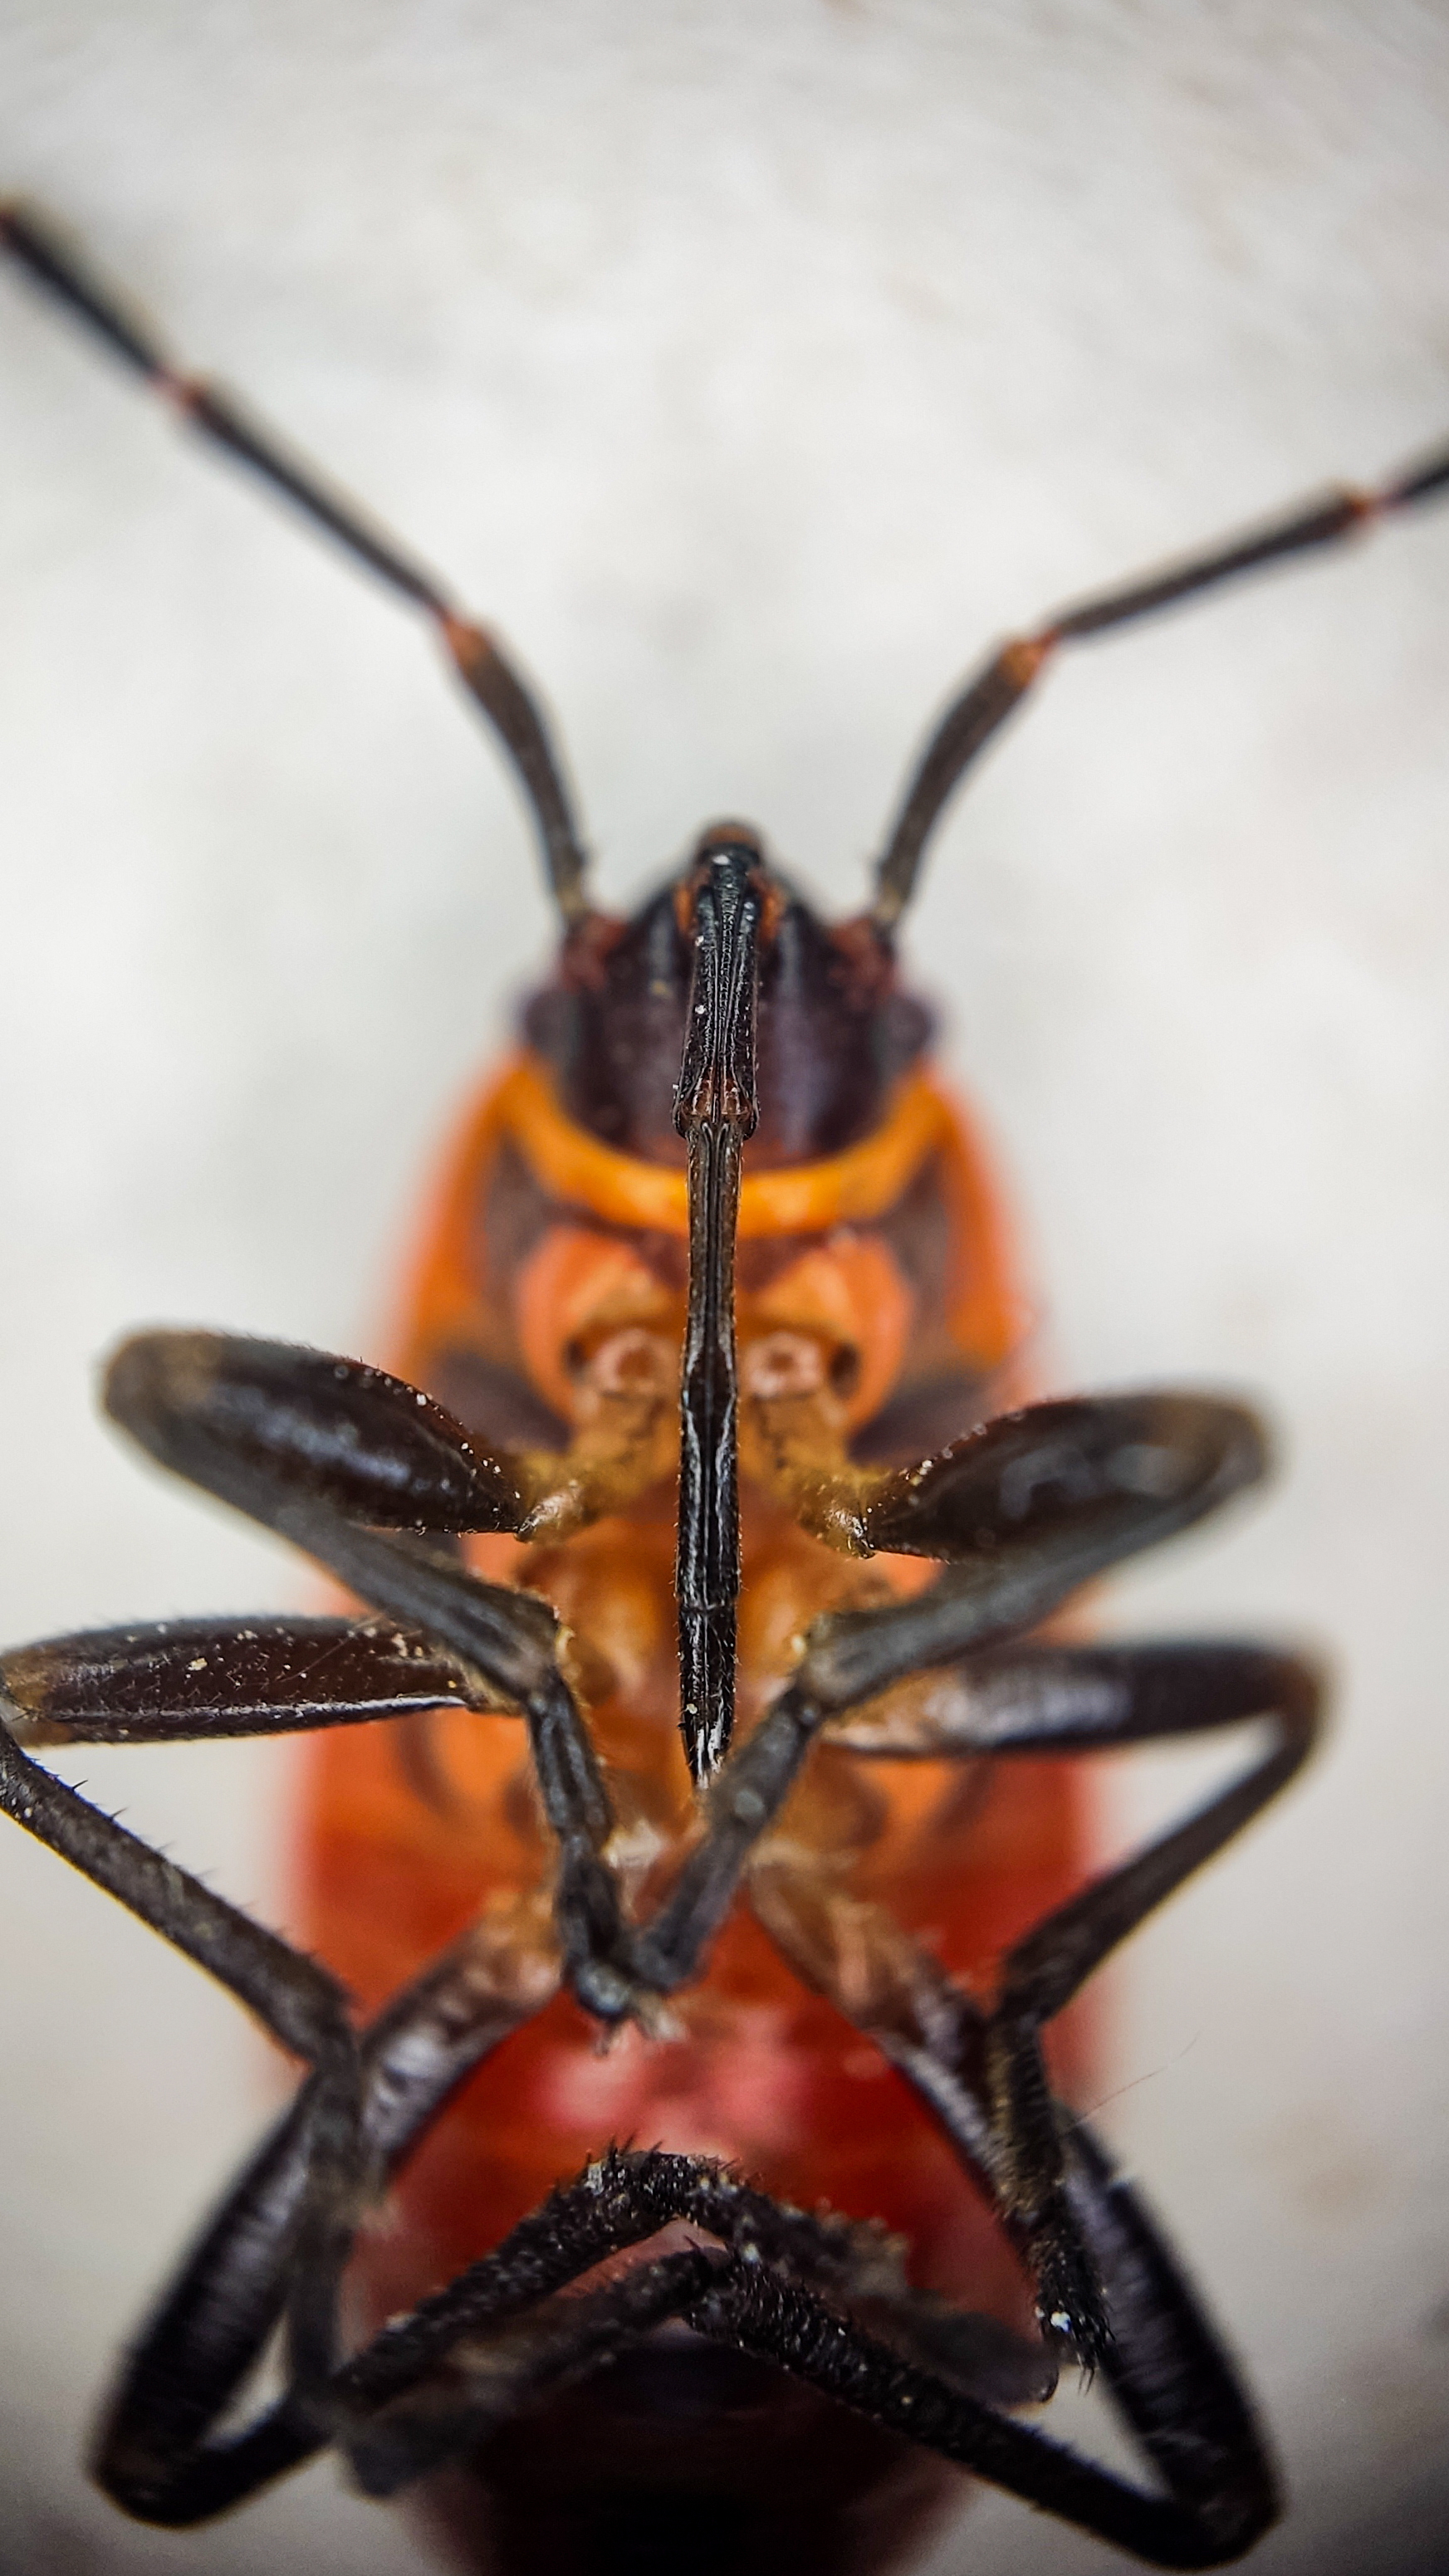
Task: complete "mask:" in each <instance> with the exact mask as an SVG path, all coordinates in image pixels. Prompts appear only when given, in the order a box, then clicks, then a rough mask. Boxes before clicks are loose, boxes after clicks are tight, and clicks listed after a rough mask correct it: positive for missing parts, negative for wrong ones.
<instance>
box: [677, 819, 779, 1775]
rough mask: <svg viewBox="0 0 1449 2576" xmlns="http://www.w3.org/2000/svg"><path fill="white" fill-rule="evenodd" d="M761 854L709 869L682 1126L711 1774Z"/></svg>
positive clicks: (722, 1726)
mask: <svg viewBox="0 0 1449 2576" xmlns="http://www.w3.org/2000/svg"><path fill="white" fill-rule="evenodd" d="M758 859H759V853H758V851H757V850H756V849H755V847H754V846H753V845H752V844H751V843H749V842H747V841H745V840H743V839H735V838H731V839H729V840H724V839H723V838H721V840H720V841H719V842H718V843H716V844H715V845H714V846H712V847H710V848H708V850H707V852H706V855H705V857H704V859H703V861H702V863H701V875H700V882H699V885H698V888H697V891H696V895H695V909H694V974H693V979H692V981H691V984H690V992H689V1023H688V1027H687V1029H686V1031H685V1039H684V1061H683V1064H682V1067H681V1070H680V1077H679V1095H678V1099H677V1102H676V1105H675V1113H674V1123H675V1125H676V1126H677V1128H678V1129H679V1132H680V1134H681V1136H683V1137H684V1138H685V1139H686V1140H687V1142H688V1145H689V1318H688V1322H687V1324H686V1326H685V1335H684V1372H683V1379H682V1384H681V1387H680V1402H679V1548H678V1554H677V1557H676V1560H675V1577H674V1588H675V1592H676V1594H677V1596H678V1600H679V1723H680V1729H681V1732H682V1733H683V1736H684V1746H685V1751H686V1753H687V1755H688V1757H689V1767H690V1770H691V1772H692V1773H693V1775H694V1777H695V1779H696V1780H706V1779H708V1778H709V1776H710V1774H711V1772H713V1771H714V1770H716V1769H717V1768H718V1766H719V1764H720V1762H721V1761H722V1760H723V1758H724V1755H725V1751H726V1749H727V1747H728V1744H729V1740H730V1731H731V1728H732V1727H733V1725H734V1714H735V1603H736V1601H737V1600H738V1598H739V1589H740V1515H739V1439H738V1406H737V1389H736V1378H735V1227H736V1223H737V1220H738V1216H739V1204H740V1149H741V1147H742V1145H743V1143H744V1140H745V1138H746V1137H747V1136H748V1135H750V1134H751V1133H752V1132H753V1129H754V1125H755V1120H756V1116H757V1114H758V1107H757V1101H756V1092H755V993H756V986H757V982H758V977H759V960H758V938H759V926H760V899H759V896H758V894H757V893H756V892H755V890H754V887H753V885H752V882H751V879H752V872H753V870H754V868H755V867H756V866H757V864H758Z"/></svg>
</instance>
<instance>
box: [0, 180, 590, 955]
mask: <svg viewBox="0 0 1449 2576" xmlns="http://www.w3.org/2000/svg"><path fill="white" fill-rule="evenodd" d="M0 247H3V248H4V249H6V250H8V251H9V252H10V254H11V256H12V258H13V259H15V260H16V261H17V262H18V264H19V265H20V267H21V268H22V269H24V270H25V271H26V273H27V274H28V275H29V276H30V277H31V278H32V279H33V280H34V281H35V283H36V284H37V285H38V286H41V287H43V288H44V289H45V291H46V292H47V293H48V294H51V295H53V296H55V297H56V298H57V300H58V301H59V302H60V303H61V304H63V305H64V306H65V307H66V308H67V310H68V311H70V312H71V313H73V314H75V315H77V316H78V318H79V319H80V320H81V321H83V322H85V323H86V324H87V325H88V327H89V328H90V329H91V330H93V331H94V332H95V333H96V334H97V336H98V338H100V339H101V340H103V341H104V342H105V344H106V346H107V348H109V349H110V350H111V351H112V352H113V354H114V355H115V356H117V357H119V358H121V359H122V360H123V361H124V362H125V364H126V365H127V366H129V367H132V368H134V369H135V371H136V373H137V374H138V375H140V376H142V377H144V378H145V380H146V382H147V383H148V384H150V385H153V386H154V387H155V388H156V390H157V392H159V393H160V394H162V395H163V396H164V397H165V398H166V400H167V401H168V402H170V403H171V404H172V405H173V406H174V407H175V409H176V410H177V411H178V412H179V413H180V414H181V415H182V417H183V418H184V419H186V420H188V421H190V423H191V424H192V426H193V427H194V428H195V429H197V430H199V431H200V432H201V434H202V436H203V437H205V438H208V439H210V440H211V442H212V444H213V445H214V446H217V447H220V448H222V449H224V450H225V452H226V453H227V455H229V456H230V457H232V458H233V459H234V460H235V462H236V463H237V464H239V465H243V466H245V467H247V469H248V470H249V471H250V472H251V473H253V474H256V475H257V476H259V477H260V479H261V481H262V482H263V483H265V484H266V485H267V487H268V489H269V490H270V491H273V492H276V493H279V494H280V495H281V496H282V498H283V499H284V500H287V501H290V502H291V503H292V505H293V507H294V508H296V509H298V510H300V511H301V512H302V514H303V516H304V517H305V518H308V519H310V520H311V521H312V524H313V525H314V527H319V528H322V529H324V530H325V532H326V534H327V535H328V536H330V537H333V538H335V539H336V541H337V543H338V544H339V545H341V546H342V547H343V548H344V549H345V550H346V552H347V553H348V554H350V555H351V556H352V557H353V559H354V560H355V561H356V562H358V563H362V564H365V565H366V566H367V568H368V570H369V571H370V572H373V573H375V574H377V576H378V577H379V579H380V580H382V581H384V582H386V583H387V585H388V587H389V589H391V590H394V591H396V592H397V593H398V594H399V595H400V596H401V597H402V598H404V599H407V600H410V601H412V603H413V604H414V605H415V606H416V607H418V608H421V609H423V610H425V611H426V612H427V614H428V615H429V616H430V617H432V618H433V619H434V620H435V621H436V623H437V625H438V627H439V630H440V632H441V634H442V637H443V640H444V642H445V644H446V645H447V648H448V651H449V653H450V655H451V656H452V659H453V662H454V664H455V666H456V668H457V670H458V672H459V673H460V675H461V677H462V680H463V683H464V686H465V687H466V688H467V689H468V691H469V693H470V695H471V696H472V697H473V698H474V699H475V700H476V702H477V704H478V705H479V706H480V707H481V708H482V709H483V711H484V713H485V715H487V716H488V718H489V719H490V721H491V723H492V724H493V725H494V727H495V728H496V730H497V732H498V734H499V736H500V737H501V739H502V742H503V745H504V748H505V750H506V751H507V752H508V754H509V757H510V758H511V760H512V761H513V764H514V767H515V769H516V771H517V773H518V776H519V779H520V781H521V783H522V786H523V789H524V793H525V795H526V797H527V799H528V803H529V806H530V809H531V811H532V814H533V819H534V822H535V824H536V826H537V829H538V834H539V838H540V840H541V842H542V844H543V853H544V861H545V865H546V868H547V872H548V878H549V883H550V886H551V889H552V892H553V895H554V898H555V900H556V902H557V904H558V907H559V910H560V911H561V913H562V914H563V916H564V919H565V921H566V922H573V921H577V920H579V919H581V918H582V917H583V915H584V913H585V912H586V910H587V898H586V895H585V890H584V875H585V862H584V854H583V850H582V847H581V845H580V842H579V838H578V834H577V831H576V829H575V826H574V821H573V816H572V813H571V810H570V806H569V800H568V793H567V790H566V788H565V786H564V782H563V777H562V773H561V771H560V768H559V764H558V760H557V758H556V756H555V754H554V751H553V747H552V744H551V743H550V741H549V737H548V731H547V728H546V726H545V724H544V721H543V718H542V715H541V714H540V712H539V709H538V707H537V706H536V704H535V702H534V700H533V698H532V696H531V695H530V693H529V691H528V689H527V688H526V687H525V685H524V683H523V680H522V679H521V677H520V676H519V674H518V672H517V671H516V670H515V669H514V668H513V666H512V664H511V663H510V662H509V661H508V660H507V658H506V656H505V655H504V654H503V652H502V650H501V648H500V647H499V645H498V644H497V642H496V641H495V639H494V638H493V637H492V636H491V635H490V634H488V633H487V632H486V630H485V629H483V628H481V627H477V626H474V625H471V624H470V623H468V622H467V621H466V620H465V619H464V618H462V617H461V616H459V614H458V612H457V610H456V609H455V608H454V606H453V604H452V602H451V601H450V599H449V597H448V595H447V593H446V591H445V590H444V588H443V586H442V585H441V583H440V582H439V581H438V580H437V579H436V578H435V576H434V575H433V574H432V573H430V572H427V571H425V570H424V569H423V568H422V566H421V565H419V564H418V563H416V562H415V561H414V560H413V559H412V558H411V557H410V556H409V555H407V554H406V553H405V552H404V551H403V549H402V548H401V547H400V546H398V545H397V543H396V542H395V541H394V539H393V538H391V537H390V536H387V535H386V534H384V532H383V531H382V530H381V529H379V528H377V527H376V526H375V525H374V524H373V523H372V522H371V521H370V520H369V518H368V517H367V515H366V514H365V512H363V511H362V510H361V509H359V508H358V506H357V505H356V503H355V502H353V501H351V500H348V499H346V498H344V497H343V495H342V494H340V493H339V492H337V491H335V490H333V489H332V488H331V487H330V486H329V485H328V484H327V482H326V481H325V480H324V478H323V477H322V476H321V475H320V474H319V473H318V472H317V470H316V469H315V467H313V466H312V465H310V464H308V463H306V462H305V461H304V460H303V459H302V458H301V457H299V456H298V455H296V454H295V453H294V452H293V451H291V450H289V449H288V448H287V447H285V446H284V445H283V443H282V442H281V441H280V440H279V439H278V438H277V437H276V436H275V435H274V433H273V432H272V431H271V430H269V429H266V428H264V427H263V426H262V424H261V423H260V422H259V421H257V420H256V419H254V418H253V417H252V416H251V415H250V414H249V413H248V412H247V411H246V410H245V409H244V407H243V406H242V405H241V404H240V403H238V402H237V400H236V399H235V397H234V396H233V395H232V394H230V393H228V392H226V391H225V389H224V388H223V387H221V386H219V385H214V384H208V383H205V382H203V381H202V380H201V379H200V378H198V377H195V376H189V375H186V374H184V373H183V372H182V371H181V370H180V369H178V368H177V367H176V366H175V365H173V363H172V361H171V358H170V356H169V355H168V353H167V351H166V349H165V348H164V347H163V345H162V343H161V341H160V340H159V338H158V337H157V336H156V334H155V333H154V332H153V331H152V330H151V329H150V328H149V326H148V325H147V324H146V323H144V322H143V321H142V320H141V318H140V316H139V315H138V314H136V313H135V312H134V311H133V310H132V309H131V308H130V307H129V306H128V305H127V303H126V301H125V299H124V298H123V297H122V296H120V295H118V294H117V293H116V291H115V289H114V288H113V287H112V286H110V285H109V284H108V283H107V282H105V281H104V280H102V279H101V278H99V277H97V276H96V275H95V274H94V272H93V271H92V270H91V269H90V268H88V266H87V265H86V263H85V261H84V260H82V259H81V258H80V257H78V255H77V254H76V253H75V252H74V251H73V250H72V249H71V247H70V245H69V243H68V242H66V241H65V240H64V239H63V238H62V236H61V235H60V234H59V233H57V232H56V231H54V230H53V228H52V227H51V225H50V224H49V223H47V222H46V221H45V220H44V218H43V217H42V216H40V215H38V214H37V213H36V212H35V211H34V210H33V209H32V208H30V207H28V206H21V205H17V204H9V205H0Z"/></svg>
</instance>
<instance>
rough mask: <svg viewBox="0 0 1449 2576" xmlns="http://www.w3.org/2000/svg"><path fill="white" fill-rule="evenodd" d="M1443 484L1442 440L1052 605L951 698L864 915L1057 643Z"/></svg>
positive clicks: (1316, 541) (894, 909)
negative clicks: (1195, 550)
mask: <svg viewBox="0 0 1449 2576" xmlns="http://www.w3.org/2000/svg"><path fill="white" fill-rule="evenodd" d="M1446 488H1449V446H1444V447H1439V448H1435V449H1433V450H1431V451H1430V452H1429V453H1428V454H1427V455H1424V456H1420V457H1416V458H1415V459H1414V461H1413V462H1412V463H1411V464H1410V465H1407V466H1404V467H1402V468H1401V469H1400V471H1399V472H1398V473H1397V474H1393V475H1390V476H1389V478H1388V479H1387V481H1385V482H1383V483H1381V484H1378V485H1377V486H1374V487H1372V488H1369V489H1364V488H1362V487H1360V486H1358V485H1356V484H1351V483H1345V484H1340V485H1338V486H1336V487H1334V488H1332V489H1330V490H1329V491H1327V492H1325V493H1323V494H1321V495H1319V496H1318V497H1317V498H1315V499H1311V500H1308V501H1306V502H1303V503H1301V504H1299V505H1298V506H1296V507H1295V508H1293V509H1291V510H1289V511H1287V512H1285V514H1284V515H1283V517H1281V518H1278V519H1270V520H1268V521H1267V522H1266V523H1265V524H1264V525H1263V526H1262V527H1258V528H1250V529H1248V530H1247V531H1246V532H1245V533H1244V534H1242V535H1240V536H1234V537H1227V538H1224V539H1223V540H1221V541H1220V542H1219V543H1218V544H1217V545H1214V546H1210V547H1208V548H1207V549H1206V550H1205V551H1204V552H1203V553H1201V554H1195V555H1187V556H1184V557H1183V559H1182V560H1181V562H1179V563H1174V564H1164V565H1162V566H1161V567H1159V569H1158V570H1156V571H1155V572H1149V573H1145V574H1142V575H1140V576H1139V577H1138V578H1137V579H1136V580H1134V581H1129V582H1126V583H1124V584H1123V585H1122V586H1121V587H1120V588H1119V589H1115V590H1107V591H1098V592H1095V593H1094V594H1093V595H1092V597H1091V598H1089V599H1083V600H1079V601H1078V602H1077V603H1076V605H1075V606H1074V607H1069V608H1063V609H1059V610H1058V611H1057V613H1056V615H1055V616H1054V617H1049V618H1047V619H1046V620H1045V621H1044V623H1043V624H1042V625H1040V626H1038V627H1036V628H1035V629H1034V630H1033V631H1032V633H1030V634H1029V635H1013V636H1011V637H1009V638H1008V640H1007V642H1006V643H1005V644H1003V645H1001V646H1000V647H999V649H998V650H997V651H996V652H995V653H993V654H992V656H991V659H990V660H989V661H988V662H986V663H984V664H983V666H982V668H981V669H980V670H979V671H977V672H976V673H975V674H974V675H973V677H972V678H971V679H970V680H968V681H967V683H966V686H965V688H964V689H962V690H961V691H960V692H959V694H958V695H957V696H956V697H954V698H953V699H952V700H951V703H950V705H949V706H948V707H947V709H946V712H945V714H944V715H943V716H942V717H941V719H940V722H939V723H938V724H937V726H936V729H935V731H934V733H933V734H932V735H931V738H930V740H929V741H928V743H927V744H926V747H925V750H924V751H923V752H922V753H921V756H920V758H919V760H918V761H917V763H916V766H915V768H914V770H913V771H912V772H911V775H910V778H909V780H908V781H907V785H906V791H905V794H904V795H903V797H902V798H901V803H900V808H899V811H898V813H897V815H896V820H895V823H894V826H893V828H892V831H891V836H890V839H889V840H888V841H887V843H886V846H885V850H884V852H883V853H882V855H881V857H880V859H879V860H878V861H877V863H876V884H875V900H874V902H873V904H872V906H871V915H870V917H871V919H872V920H873V921H874V923H875V925H876V928H877V929H878V930H881V931H887V932H888V931H890V930H892V929H893V928H894V926H895V924H896V923H897V922H898V921H899V919H900V917H901V914H902V913H903V912H904V911H905V908H906V906H907V904H908V903H909V902H910V900H911V897H912V895H913V894H914V892H915V889H916V880H917V877H918V876H919V873H920V867H921V860H922V857H923V855H924V853H925V847H926V843H927V841H928V840H929V838H930V836H931V834H932V832H933V831H934V830H935V827H936V824H937V822H938V821H939V819H940V817H941V814H942V812H943V810H944V808H945V806H946V804H947V803H948V801H949V800H950V798H951V797H952V795H953V794H954V793H955V790H956V788H957V787H958V786H959V784H960V782H961V779H962V777H963V775H964V774H965V772H966V770H967V769H969V767H970V765H971V763H972V761H973V760H975V758H976V757H977V754H978V753H979V752H982V751H984V750H985V748H986V746H987V744H988V743H989V742H990V741H991V739H992V737H993V735H994V734H996V733H997V732H998V731H999V730H1000V728H1001V726H1002V725H1003V724H1004V723H1005V722H1006V719H1007V717H1008V716H1009V715H1010V714H1011V712H1012V710H1013V708H1014V707H1016V706H1018V705H1019V704H1020V702H1021V700H1022V699H1023V698H1024V697H1025V696H1026V694H1027V691H1028V690H1029V689H1030V687H1031V686H1032V683H1033V681H1034V680H1035V679H1036V678H1037V676H1038V674H1039V673H1040V672H1041V670H1042V669H1043V668H1044V666H1045V665H1046V663H1047V662H1049V661H1050V660H1051V658H1052V655H1053V654H1054V653H1055V652H1056V649H1057V646H1058V645H1059V644H1075V643H1080V642H1082V641H1083V640H1084V639H1085V638H1086V637H1087V636H1089V635H1103V634H1105V633H1106V632H1107V631H1108V629H1109V628H1111V627H1114V626H1130V625H1131V624H1133V622H1134V621H1135V620H1136V619H1137V618H1139V617H1150V616H1152V615H1153V614H1154V613H1155V611H1156V610H1158V609H1160V608H1172V607H1174V606H1175V605H1176V603H1177V601H1178V600H1180V599H1191V598H1194V597H1195V596H1196V595H1197V594H1198V593H1199V592H1200V591H1204V590H1213V589H1216V587H1217V585H1218V583H1219V582H1220V581H1231V580H1233V579H1235V578H1236V576H1237V575H1238V574H1239V573H1245V572H1256V571H1257V570H1258V569H1259V567H1260V566H1261V565H1263V564H1271V563H1281V562H1283V561H1284V560H1285V559H1286V558H1287V557H1288V556H1290V555H1301V554H1308V553H1311V552H1312V551H1314V550H1315V549H1316V548H1318V547H1319V546H1329V545H1334V544H1336V543H1337V542H1338V540H1339V539H1340V538H1342V537H1346V536H1349V535H1351V534H1352V533H1353V531H1354V530H1355V529H1360V528H1367V527H1368V526H1370V525H1371V524H1372V523H1373V522H1374V521H1375V520H1377V519H1384V518H1388V517H1390V516H1391V515H1392V514H1393V513H1394V512H1395V511H1398V510H1404V509H1408V508H1409V507H1410V506H1411V504H1412V503H1414V502H1416V501H1427V500H1429V499H1430V498H1431V497H1432V496H1433V495H1435V494H1437V493H1442V492H1444V491H1445V490H1446Z"/></svg>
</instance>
